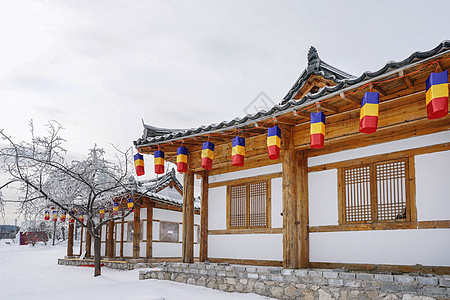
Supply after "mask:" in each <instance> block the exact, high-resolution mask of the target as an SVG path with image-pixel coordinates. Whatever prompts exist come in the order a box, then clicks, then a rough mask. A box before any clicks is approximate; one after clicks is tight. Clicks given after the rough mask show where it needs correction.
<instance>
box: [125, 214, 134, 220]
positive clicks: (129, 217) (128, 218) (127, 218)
mask: <svg viewBox="0 0 450 300" xmlns="http://www.w3.org/2000/svg"><path fill="white" fill-rule="evenodd" d="M133 220H134V212H132V213H131V214H129V215H128V216H127V217H126V218H125V222H128V221H133Z"/></svg>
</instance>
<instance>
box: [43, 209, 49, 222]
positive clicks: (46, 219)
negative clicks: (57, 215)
mask: <svg viewBox="0 0 450 300" xmlns="http://www.w3.org/2000/svg"><path fill="white" fill-rule="evenodd" d="M44 220H45V221H48V220H50V214H49V212H48V210H46V211H45V212H44Z"/></svg>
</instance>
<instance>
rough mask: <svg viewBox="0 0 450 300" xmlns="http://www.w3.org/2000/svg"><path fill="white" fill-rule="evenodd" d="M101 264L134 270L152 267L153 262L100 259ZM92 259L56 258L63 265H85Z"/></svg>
mask: <svg viewBox="0 0 450 300" xmlns="http://www.w3.org/2000/svg"><path fill="white" fill-rule="evenodd" d="M101 263H102V265H103V266H104V267H107V268H111V269H118V270H134V269H139V268H152V267H153V264H149V263H142V262H136V261H132V260H131V261H110V260H102V261H101ZM93 264H94V260H93V259H90V258H85V259H75V258H64V259H62V258H61V259H58V265H63V266H86V265H93Z"/></svg>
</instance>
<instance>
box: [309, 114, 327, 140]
mask: <svg viewBox="0 0 450 300" xmlns="http://www.w3.org/2000/svg"><path fill="white" fill-rule="evenodd" d="M310 133H311V148H313V149H320V148H322V147H323V143H324V140H325V114H324V113H323V112H321V111H319V112H316V113H311V130H310Z"/></svg>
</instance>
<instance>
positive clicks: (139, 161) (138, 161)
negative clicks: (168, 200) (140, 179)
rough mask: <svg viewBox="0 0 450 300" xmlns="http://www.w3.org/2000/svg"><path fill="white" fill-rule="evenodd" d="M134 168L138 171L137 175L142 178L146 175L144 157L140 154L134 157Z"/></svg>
mask: <svg viewBox="0 0 450 300" xmlns="http://www.w3.org/2000/svg"><path fill="white" fill-rule="evenodd" d="M134 168H135V169H136V175H137V176H142V175H144V174H145V170H144V156H143V155H142V154H140V153H136V154H135V155H134Z"/></svg>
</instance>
